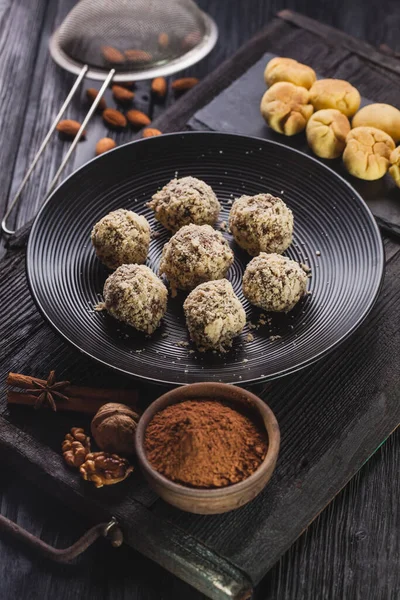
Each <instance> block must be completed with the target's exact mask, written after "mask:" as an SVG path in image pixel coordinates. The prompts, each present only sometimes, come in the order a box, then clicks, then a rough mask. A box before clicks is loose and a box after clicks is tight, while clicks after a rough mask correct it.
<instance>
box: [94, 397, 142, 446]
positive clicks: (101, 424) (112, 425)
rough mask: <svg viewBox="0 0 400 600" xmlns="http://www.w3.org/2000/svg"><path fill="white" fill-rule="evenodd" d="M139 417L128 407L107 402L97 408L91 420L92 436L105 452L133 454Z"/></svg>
mask: <svg viewBox="0 0 400 600" xmlns="http://www.w3.org/2000/svg"><path fill="white" fill-rule="evenodd" d="M138 421H139V415H138V414H137V413H135V412H134V411H133V410H132V409H131V408H129V406H125V404H118V403H117V402H109V403H108V404H104V405H103V406H101V407H100V408H99V410H98V411H97V413H96V414H95V416H94V417H93V420H92V426H91V428H92V435H93V437H94V439H95V441H96V444H97V445H98V446H99V448H101V449H102V450H105V451H106V452H111V453H116V454H133V453H134V451H135V431H136V427H137V423H138Z"/></svg>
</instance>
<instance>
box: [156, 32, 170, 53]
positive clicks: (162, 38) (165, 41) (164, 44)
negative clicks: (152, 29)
mask: <svg viewBox="0 0 400 600" xmlns="http://www.w3.org/2000/svg"><path fill="white" fill-rule="evenodd" d="M158 46H159V48H161V50H165V49H166V48H168V46H169V35H168V33H165V32H163V33H160V35H159V36H158Z"/></svg>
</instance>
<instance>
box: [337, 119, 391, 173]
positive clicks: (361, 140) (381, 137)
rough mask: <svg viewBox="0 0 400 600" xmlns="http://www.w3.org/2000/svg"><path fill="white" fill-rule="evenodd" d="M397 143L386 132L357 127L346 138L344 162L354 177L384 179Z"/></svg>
mask: <svg viewBox="0 0 400 600" xmlns="http://www.w3.org/2000/svg"><path fill="white" fill-rule="evenodd" d="M394 148H395V143H394V141H393V140H392V138H391V137H390V135H388V134H387V133H385V132H384V131H381V130H380V129H376V128H375V127H356V128H355V129H352V130H351V131H350V133H349V134H348V136H347V138H346V147H345V149H344V153H343V162H344V164H345V167H346V169H347V170H348V172H349V173H350V174H351V175H354V177H358V178H359V179H366V180H369V181H372V180H374V179H380V178H381V177H383V176H384V175H385V173H386V171H387V170H388V167H389V158H390V153H391V152H392V150H394Z"/></svg>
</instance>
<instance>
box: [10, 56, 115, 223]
mask: <svg viewBox="0 0 400 600" xmlns="http://www.w3.org/2000/svg"><path fill="white" fill-rule="evenodd" d="M88 68H89V67H88V66H87V65H85V66H84V67H82V70H81V71H80V73H79V75H78V77H77V79H76V81H75V83H74V85H73V86H72V88H71V90H70V92H69V94H68V96H67V97H66V99H65V102H64V104H63V105H62V107H61V108H60V110H59V111H58V113H57V116H56V117H55V119H54V121H53V123H52V125H51V127H50V129H49V131H48V133H47V135H46V137H45V138H44V140H43V142H42V144H41V146H40V148H39V150H38V152H37V153H36V155H35V157H34V159H33V161H32V163H31V165H30V167H29V169H28V171H27V172H26V174H25V177H24V178H23V180H22V181H21V184H20V186H19V188H18V190H17V192H16V194H15V196H14V198H13V199H12V201H11V203H10V205H9V207H8V210H7V212H6V214H5V215H4V218H3V220H2V222H1V229H2V230H3V232H4V233H5V234H7V235H12V234H14V233H15V230H12V229H9V228H8V227H7V221H8V218H9V216H10V215H11V213H12V211H13V210H14V208H15V206H16V205H17V203H18V201H19V199H20V197H21V194H22V191H23V190H24V188H25V185H26V183H27V181H28V179H29V178H30V176H31V174H32V172H33V170H34V168H35V166H36V164H37V162H38V160H39V158H40V157H41V155H42V154H43V151H44V149H45V148H46V146H47V144H48V143H49V141H50V138H51V136H52V135H53V133H54V131H55V129H56V127H57V125H58V122H59V121H60V119H61V117H62V116H63V114H64V113H65V111H66V109H67V107H68V106H69V104H70V103H71V100H72V98H73V97H74V96H75V93H76V91H77V89H78V87H79V85H80V83H81V81H82V79H83V78H84V77H85V75H86V73H87V71H88ZM114 74H115V69H111V71H110V72H109V73H108V75H107V78H106V79H105V81H104V83H103V85H102V86H101V88H100V90H99V92H98V94H97V96H96V98H95V99H94V102H93V104H92V105H91V107H90V109H89V111H88V113H87V115H86V117H85V119H84V121H83V123H82V125H81V127H80V129H79V131H78V133H77V134H76V136H75V138H74V140H73V142H72V144H71V146H70V147H69V150H68V152H67V154H66V155H65V157H64V159H63V161H62V163H61V165H60V167H59V169H58V171H57V173H56V174H55V176H54V177H53V180H52V181H51V183H50V186H49V189H48V190H47V193H46V196H45V198H47V197H48V196H49V194H50V193H51V192H52V191H53V189H54V187H55V186H56V183H57V181H58V179H59V177H60V175H61V173H62V172H63V170H64V168H65V166H66V164H67V162H68V160H69V158H70V157H71V154H72V153H73V151H74V150H75V148H76V146H77V144H78V142H79V140H80V139H81V137H82V133H83V131H84V129H85V127H86V125H87V124H88V122H89V120H90V119H91V117H92V115H93V113H94V111H95V110H96V108H97V105H98V104H99V102H100V100H101V98H102V97H103V95H104V92H105V91H106V89H107V86H108V84H109V83H110V81H111V80H112V78H113V77H114Z"/></svg>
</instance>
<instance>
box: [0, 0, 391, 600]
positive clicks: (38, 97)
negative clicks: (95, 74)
mask: <svg viewBox="0 0 400 600" xmlns="http://www.w3.org/2000/svg"><path fill="white" fill-rule="evenodd" d="M171 1H172V0H171ZM72 4H73V2H71V0H48V1H47V0H2V1H1V2H0V51H1V57H2V60H1V61H0V83H1V86H0V97H1V110H0V131H1V138H2V143H1V145H0V165H1V170H0V182H1V190H2V193H1V195H0V211H2V210H4V205H5V203H6V201H7V197H8V194H9V191H10V189H14V190H15V186H16V184H17V183H18V181H19V180H20V178H21V176H22V174H23V171H24V169H25V167H26V164H27V160H28V159H29V157H30V156H31V155H32V154H33V152H34V150H35V149H36V148H37V146H38V143H40V138H41V137H43V134H44V132H45V127H46V125H48V123H49V121H50V115H51V114H53V112H54V107H55V105H56V104H57V105H59V104H60V102H61V92H62V91H63V90H64V89H65V86H64V87H63V86H60V87H57V81H63V82H64V83H65V80H66V78H68V76H66V75H64V74H61V73H60V72H58V70H57V68H56V67H55V66H53V65H51V63H50V62H49V59H48V58H47V52H46V44H47V38H48V35H49V33H50V32H51V31H52V29H53V28H54V26H56V25H57V24H58V23H59V22H60V21H61V20H62V18H63V17H64V16H65V14H66V12H67V11H68V10H69V8H70V7H71V5H72ZM199 4H200V6H201V7H202V8H203V9H204V10H207V11H209V12H210V13H211V15H212V16H213V17H214V18H215V20H216V21H217V24H218V26H219V28H220V40H219V42H218V45H217V47H216V48H215V50H214V51H213V52H212V54H211V55H210V56H209V57H207V58H206V59H205V60H204V61H202V62H201V63H200V64H199V65H197V66H195V67H193V68H191V69H190V73H191V74H193V75H197V76H200V77H202V76H205V75H206V74H207V73H209V72H210V71H211V70H213V69H214V68H215V67H216V66H217V65H219V64H220V63H221V62H222V60H223V59H224V58H226V57H227V56H229V55H231V54H232V52H234V51H235V50H236V49H237V48H238V47H239V46H240V45H241V44H242V43H243V42H244V41H245V40H247V39H248V38H249V37H251V36H252V35H253V34H254V33H256V31H257V30H258V29H259V28H261V27H262V26H263V25H265V24H267V23H268V22H269V20H270V19H271V18H272V16H273V14H274V13H275V12H277V11H278V10H280V9H282V8H292V9H294V10H297V11H299V12H302V13H304V14H307V15H309V16H311V17H313V18H315V19H319V20H320V21H323V22H325V23H327V24H329V25H332V26H334V27H337V28H340V29H342V30H344V31H346V32H347V33H349V34H352V35H354V36H357V37H360V38H363V39H365V40H367V41H368V42H370V43H371V44H373V45H375V46H379V45H380V44H382V43H385V44H387V45H389V46H390V47H391V48H393V50H396V51H397V52H400V36H399V30H400V4H399V2H398V0H352V1H351V2H349V0H331V1H327V0H319V1H315V2H310V1H309V0H287V1H286V2H284V1H281V0H279V1H278V0H270V1H268V0H199ZM45 70H47V71H46V72H48V70H52V71H54V76H51V73H50V76H49V75H48V73H47V75H46V76H45V73H44V71H45ZM41 82H43V85H42V84H41ZM32 90H36V91H37V92H35V93H33V92H32ZM37 119H40V120H41V123H40V126H39V127H38V124H37ZM56 158H57V157H56ZM44 179H47V177H46V174H44ZM41 182H42V180H41V177H40V176H37V177H35V179H34V185H33V186H31V187H30V189H29V191H28V193H27V195H26V198H25V200H24V201H25V202H31V203H32V206H33V207H34V206H35V205H38V204H40V197H41V194H43V191H44V189H43V185H42V186H41ZM0 284H1V282H0ZM3 309H4V307H3ZM321 401H323V399H321ZM399 441H400V433H399V432H398V433H395V434H394V435H392V436H391V438H389V440H388V441H387V442H386V443H385V444H384V445H383V446H382V447H381V448H380V449H379V450H378V451H377V452H376V454H375V455H374V456H373V457H372V458H371V460H370V461H369V462H368V463H367V464H366V465H365V466H364V467H363V469H362V470H361V471H360V472H359V474H358V475H357V476H356V477H355V478H354V479H353V480H352V481H351V482H350V484H349V485H348V486H347V487H346V488H345V489H344V490H343V491H342V492H341V493H340V494H339V496H338V497H337V498H336V499H335V500H334V502H332V504H331V505H330V506H329V507H328V508H327V509H326V510H325V511H324V512H323V513H322V514H321V515H320V517H319V518H318V519H316V521H314V523H313V524H312V525H311V526H310V528H309V529H308V530H307V531H306V532H305V533H304V534H303V536H302V537H301V538H300V539H299V540H298V542H297V543H296V544H295V545H294V546H293V547H292V548H291V549H290V550H289V551H288V552H287V554H286V555H285V556H284V557H283V558H282V560H281V561H280V562H279V563H278V564H277V565H276V566H275V567H274V569H272V571H271V572H270V573H269V574H268V575H267V576H266V577H265V579H264V581H263V582H262V583H261V584H260V586H259V589H258V590H257V599H258V600H272V599H274V600H303V599H304V600H325V599H326V600H331V599H332V600H333V599H334V600H339V599H344V600H353V599H354V600H358V599H360V600H361V599H362V600H392V599H393V600H394V599H395V598H398V597H399V596H400V568H399V565H400V541H399V535H398V531H397V530H396V524H397V523H398V518H396V517H397V514H398V511H399V508H398V496H399V491H400V490H399V481H400V478H399V446H400V444H399ZM0 464H1V463H0ZM0 476H1V477H0V481H1V485H0V502H1V507H0V512H1V513H2V514H4V515H6V516H7V517H8V518H10V519H12V520H14V521H16V522H18V523H19V524H20V525H21V526H23V527H25V528H26V529H28V530H29V531H31V532H32V533H34V534H35V535H37V536H40V537H41V538H42V539H44V540H45V541H46V542H48V543H51V544H54V545H57V546H60V547H62V546H66V545H69V544H70V543H72V542H73V541H74V540H75V539H76V538H77V537H79V536H80V535H81V534H82V533H83V531H84V530H85V528H86V523H85V522H84V520H82V519H80V518H78V517H77V516H75V515H73V514H72V513H70V511H68V510H66V509H65V507H64V506H63V505H62V504H60V503H59V502H57V501H55V500H53V499H52V498H50V497H49V496H46V495H44V494H43V493H41V492H40V491H39V490H37V489H35V488H33V487H32V486H31V485H30V484H27V483H26V482H25V481H24V480H23V479H22V478H21V477H20V476H19V475H18V473H15V472H12V471H11V470H10V469H8V468H7V467H6V466H4V465H2V464H1V466H0ZM0 581H1V585H0V598H1V599H2V598H5V599H14V598H21V599H23V600H24V599H33V598H38V599H39V598H57V599H64V598H91V599H92V598H93V599H97V598H99V599H103V598H104V599H105V598H113V600H114V599H119V598H128V597H129V598H134V599H136V600H179V599H182V600H183V599H185V600H186V599H189V598H190V599H193V600H201V599H203V596H202V595H201V594H200V593H198V592H196V591H194V590H193V589H192V588H190V587H189V586H187V585H186V584H184V583H183V582H181V581H179V580H177V579H176V578H174V577H173V576H172V575H170V574H169V573H167V572H165V571H163V570H162V569H161V568H160V567H158V566H157V565H155V564H154V563H151V562H150V561H148V560H146V559H145V558H143V557H142V556H140V555H138V554H136V553H134V552H133V551H132V550H130V549H128V548H121V549H119V550H112V549H110V548H109V547H108V546H107V544H106V542H104V541H100V542H98V543H97V545H96V546H95V547H93V548H92V549H90V550H89V551H88V552H87V553H86V554H85V555H84V556H83V557H82V558H81V559H80V560H78V561H77V562H76V564H74V565H71V566H67V567H66V566H59V565H53V564H51V563H47V562H45V561H40V560H36V559H35V558H34V557H33V556H32V555H30V554H27V553H25V552H24V551H22V550H21V548H20V547H17V546H14V545H13V544H11V542H10V541H9V540H6V539H2V540H0Z"/></svg>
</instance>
